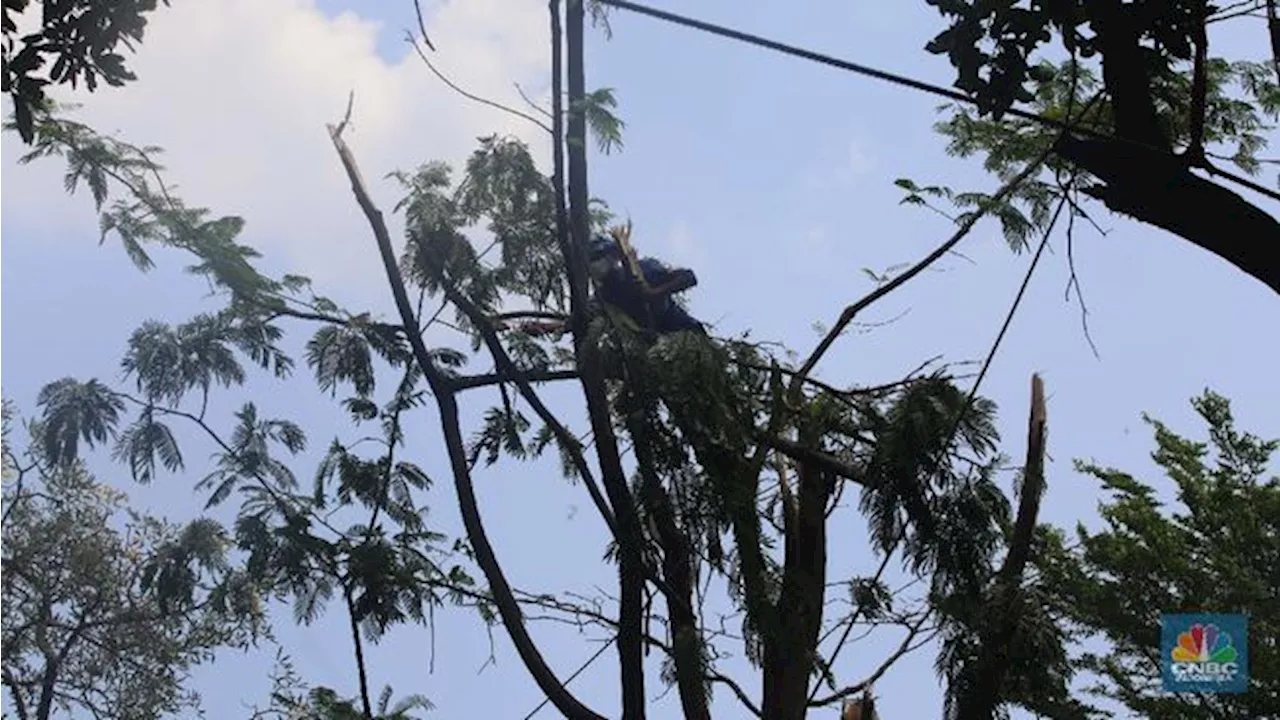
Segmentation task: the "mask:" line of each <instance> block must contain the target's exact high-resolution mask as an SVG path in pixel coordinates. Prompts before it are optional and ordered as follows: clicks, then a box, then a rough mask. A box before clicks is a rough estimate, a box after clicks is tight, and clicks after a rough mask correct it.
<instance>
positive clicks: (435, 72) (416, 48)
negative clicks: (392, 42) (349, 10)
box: [405, 33, 551, 133]
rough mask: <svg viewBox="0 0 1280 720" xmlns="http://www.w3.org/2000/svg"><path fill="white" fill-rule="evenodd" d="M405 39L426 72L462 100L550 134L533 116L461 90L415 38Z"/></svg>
mask: <svg viewBox="0 0 1280 720" xmlns="http://www.w3.org/2000/svg"><path fill="white" fill-rule="evenodd" d="M405 39H406V40H408V42H409V44H410V45H412V46H413V50H414V52H416V53H418V57H420V58H422V63H423V64H424V65H426V66H427V69H428V70H430V71H431V73H432V74H433V75H435V76H436V77H437V78H439V79H440V82H442V83H444V84H445V85H448V86H449V88H450V89H451V90H453V91H454V92H456V93H458V94H459V95H461V96H462V97H464V98H466V99H468V100H474V101H475V102H478V103H480V104H481V105H488V106H489V107H491V108H495V109H497V110H501V111H503V112H505V113H510V114H512V115H514V116H516V117H518V118H522V119H524V120H528V121H529V122H531V123H533V124H534V125H537V126H538V127H540V128H542V129H543V130H546V131H547V132H548V133H550V132H551V128H550V127H548V126H547V124H546V123H544V122H542V121H541V120H539V119H538V118H536V117H534V116H532V115H530V114H528V113H525V112H521V111H519V110H516V109H515V108H513V107H508V106H506V105H503V104H502V103H499V102H494V101H493V100H489V99H487V98H482V97H480V96H479V95H475V94H472V93H469V92H467V91H466V90H463V89H462V88H460V87H458V85H457V84H456V83H454V82H453V81H452V80H450V79H449V78H447V77H445V75H444V73H442V72H440V71H439V70H437V69H436V66H435V65H434V64H432V62H431V61H430V60H429V59H427V54H426V53H424V52H422V48H421V47H420V46H419V45H418V41H417V38H415V37H414V36H413V35H412V34H410V33H405Z"/></svg>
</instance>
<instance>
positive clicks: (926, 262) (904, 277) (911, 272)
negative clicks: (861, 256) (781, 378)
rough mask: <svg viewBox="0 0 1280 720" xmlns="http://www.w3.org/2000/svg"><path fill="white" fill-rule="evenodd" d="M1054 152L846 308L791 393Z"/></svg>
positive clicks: (1043, 154)
mask: <svg viewBox="0 0 1280 720" xmlns="http://www.w3.org/2000/svg"><path fill="white" fill-rule="evenodd" d="M1052 152H1053V149H1052V147H1050V148H1046V149H1045V150H1044V151H1043V152H1041V153H1040V156H1039V157H1037V158H1036V159H1035V160H1032V161H1031V162H1030V163H1028V164H1027V166H1026V167H1025V168H1023V170H1022V172H1020V173H1018V174H1017V175H1016V176H1015V177H1014V178H1013V179H1012V180H1010V181H1009V182H1007V183H1005V184H1004V186H1003V187H1001V188H1000V189H999V190H997V191H996V193H995V195H993V196H991V199H990V201H989V202H987V203H985V204H984V205H983V206H981V207H979V208H978V210H977V212H974V213H971V214H970V215H969V216H968V217H967V218H965V221H964V224H962V225H961V226H960V228H959V229H958V230H956V232H955V233H954V234H953V235H952V236H951V237H950V238H949V239H948V240H947V241H946V242H944V243H942V244H941V245H939V246H938V247H936V248H934V250H933V252H931V253H929V254H928V255H926V256H925V257H924V258H922V259H921V260H920V261H919V262H917V263H916V264H915V265H913V266H911V267H910V268H908V269H906V270H904V271H903V272H902V273H900V274H899V275H898V276H897V277H895V278H894V279H892V280H890V281H889V282H887V283H885V284H884V285H881V286H880V287H878V288H876V289H875V290H873V291H872V292H870V293H868V294H867V295H866V296H865V297H863V298H862V299H861V300H858V301H857V302H855V303H854V304H852V305H850V306H848V307H846V308H845V309H844V311H843V312H841V313H840V317H839V318H838V319H837V320H836V323H835V325H834V326H833V327H832V328H831V330H830V331H829V332H828V333H827V335H826V337H824V338H822V342H820V343H818V347H816V348H814V351H813V353H812V354H811V355H810V356H809V359H808V360H805V362H804V364H803V365H801V366H800V370H799V372H797V373H796V375H795V377H794V378H792V382H791V392H792V393H793V394H794V393H796V392H798V391H799V388H800V383H801V382H802V381H803V380H804V378H805V377H806V376H807V375H808V374H809V373H810V372H812V371H813V368H814V366H816V365H817V364H818V361H819V360H821V359H822V356H823V355H825V354H826V352H827V350H829V349H830V348H831V346H832V345H833V344H834V343H835V341H836V339H837V338H839V337H840V334H841V333H843V332H844V329H845V328H846V327H848V325H849V323H851V322H853V319H854V318H855V317H857V315H858V313H860V312H862V311H863V310H865V309H867V308H868V307H870V306H871V305H872V304H874V303H875V302H876V301H877V300H880V299H881V298H883V297H885V296H886V295H888V294H889V293H891V292H893V291H894V290H897V289H898V288H899V287H902V285H904V284H906V282H907V281H908V280H910V279H912V278H914V277H915V276H917V275H919V274H920V273H922V272H924V270H925V269H926V268H928V267H929V266H930V265H932V264H933V263H935V262H937V260H938V259H939V258H941V257H942V256H943V255H946V254H947V253H948V252H950V251H951V249H952V248H954V247H955V246H956V245H957V244H959V242H960V241H961V240H963V239H964V238H965V236H966V235H968V234H969V231H970V230H972V229H973V227H974V225H977V224H978V221H979V220H981V219H982V218H983V217H984V216H985V215H986V214H987V212H988V211H989V210H990V209H991V208H992V207H993V206H995V205H997V204H999V203H1000V202H1003V201H1004V199H1005V198H1006V197H1008V196H1009V195H1010V194H1011V193H1012V192H1013V191H1014V190H1016V189H1017V188H1018V187H1019V186H1020V185H1022V183H1024V182H1025V181H1026V180H1027V179H1028V178H1030V177H1031V176H1032V175H1033V174H1034V173H1035V172H1036V171H1038V170H1039V169H1040V166H1041V165H1042V164H1043V163H1044V161H1045V160H1046V159H1047V158H1048V157H1049V155H1050V154H1051V153H1052Z"/></svg>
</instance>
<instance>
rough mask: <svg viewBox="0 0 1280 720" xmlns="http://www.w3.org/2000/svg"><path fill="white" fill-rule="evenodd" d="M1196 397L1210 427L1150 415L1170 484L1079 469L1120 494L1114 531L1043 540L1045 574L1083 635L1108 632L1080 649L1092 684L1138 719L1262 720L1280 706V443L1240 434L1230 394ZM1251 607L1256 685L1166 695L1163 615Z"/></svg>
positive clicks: (1113, 503)
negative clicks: (1175, 424) (1192, 433)
mask: <svg viewBox="0 0 1280 720" xmlns="http://www.w3.org/2000/svg"><path fill="white" fill-rule="evenodd" d="M1192 405H1193V407H1194V408H1195V410H1196V412H1197V413H1198V414H1199V416H1200V418H1201V419H1202V420H1203V421H1204V423H1205V425H1206V426H1207V430H1208V433H1207V434H1208V437H1207V439H1206V440H1204V441H1195V440H1191V439H1188V438H1186V437H1183V436H1181V435H1179V434H1178V433H1176V432H1175V431H1174V430H1172V429H1171V428H1169V427H1168V426H1166V425H1165V424H1164V423H1161V422H1160V421H1158V420H1154V419H1152V418H1149V417H1148V418H1145V419H1146V421H1147V423H1148V424H1149V425H1151V426H1152V428H1153V429H1154V431H1155V433H1154V434H1155V442H1156V450H1155V452H1154V453H1152V458H1153V459H1154V460H1155V462H1156V464H1157V465H1158V466H1159V467H1160V468H1161V470H1162V471H1163V472H1164V474H1165V475H1166V476H1167V482H1166V483H1163V485H1165V486H1166V487H1167V486H1169V485H1172V486H1173V489H1174V490H1175V491H1176V498H1177V503H1178V504H1177V505H1174V504H1173V503H1168V502H1162V501H1161V500H1160V497H1159V496H1160V495H1161V494H1163V493H1162V492H1161V490H1163V489H1164V488H1161V487H1157V486H1156V485H1154V484H1151V483H1147V482H1143V481H1142V480H1140V479H1138V478H1135V477H1134V476H1133V475H1131V474H1129V473H1127V472H1124V471H1122V470H1118V469H1115V468H1111V467H1104V466H1100V465H1098V464H1096V463H1093V462H1078V463H1077V468H1078V469H1079V470H1080V471H1081V472H1084V473H1087V474H1088V475H1089V476H1091V477H1093V478H1096V479H1097V480H1098V481H1100V482H1101V483H1102V487H1103V488H1105V489H1106V490H1108V491H1109V492H1110V493H1111V494H1112V498H1111V500H1109V501H1108V502H1105V503H1103V504H1102V505H1101V508H1100V509H1101V513H1102V518H1103V520H1104V521H1105V523H1106V525H1105V528H1104V529H1102V530H1100V531H1098V532H1092V533H1091V532H1089V531H1088V530H1086V529H1085V528H1084V527H1083V526H1080V527H1078V528H1077V530H1076V542H1075V543H1073V544H1072V545H1071V546H1068V545H1067V543H1066V537H1065V534H1064V533H1061V532H1055V533H1052V534H1049V535H1046V536H1045V542H1046V550H1045V553H1044V555H1043V562H1042V573H1043V577H1044V578H1045V581H1046V582H1047V584H1048V586H1049V587H1052V588H1053V589H1054V598H1053V600H1052V603H1053V605H1054V606H1055V607H1056V608H1058V611H1059V612H1061V613H1062V614H1063V615H1064V616H1065V618H1066V619H1067V621H1068V622H1069V623H1070V625H1071V627H1072V628H1073V629H1074V632H1073V635H1075V636H1077V637H1091V638H1101V639H1102V640H1103V641H1105V644H1106V649H1105V650H1104V651H1102V652H1080V653H1077V657H1076V660H1075V661H1076V662H1078V663H1079V664H1080V666H1081V667H1082V668H1084V669H1086V670H1087V671H1089V672H1090V673H1092V674H1093V675H1095V676H1096V678H1097V682H1096V683H1094V684H1093V685H1092V686H1091V687H1090V688H1089V692H1090V693H1092V694H1094V695H1096V696H1098V697H1101V698H1106V699H1109V700H1111V701H1113V702H1115V703H1118V704H1120V705H1122V706H1123V707H1124V708H1126V709H1127V710H1128V711H1129V712H1130V713H1132V714H1133V715H1134V716H1137V717H1143V718H1151V719H1152V720H1159V719H1163V718H1224V717H1227V718H1263V717H1276V716H1277V715H1278V714H1280V649H1278V648H1277V647H1276V644H1275V642H1274V639H1275V638H1276V637H1280V597H1278V596H1277V594H1276V593H1277V587H1280V584H1278V583H1277V582H1276V580H1277V575H1276V572H1277V568H1280V532H1278V531H1280V477H1277V476H1275V475H1272V476H1271V477H1270V478H1267V477H1266V475H1267V469H1268V467H1269V465H1270V463H1271V461H1272V459H1273V458H1274V456H1275V452H1276V450H1277V449H1278V448H1280V440H1263V439H1261V438H1259V437H1257V436H1255V435H1252V434H1250V433H1248V432H1243V431H1241V430H1238V429H1237V428H1236V426H1235V422H1234V420H1233V418H1232V414H1231V406H1230V404H1229V402H1228V401H1227V399H1226V398H1223V397H1221V396H1219V395H1216V394H1214V393H1213V392H1210V391H1206V392H1205V393H1204V394H1202V395H1200V396H1199V397H1197V398H1195V399H1194V400H1193V401H1192ZM1161 611H1165V612H1176V611H1187V612H1227V613H1236V612H1245V613H1248V614H1249V634H1250V644H1249V669H1250V687H1249V692H1248V693H1245V694H1240V695H1231V694H1219V695H1209V694H1205V695H1199V696H1189V695H1187V694H1170V693H1163V692H1161V691H1160V681H1159V677H1160V665H1159V658H1157V657H1156V651H1155V649H1156V648H1159V647H1160V638H1159V623H1158V616H1157V613H1159V612H1161Z"/></svg>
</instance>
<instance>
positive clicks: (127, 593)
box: [0, 403, 264, 720]
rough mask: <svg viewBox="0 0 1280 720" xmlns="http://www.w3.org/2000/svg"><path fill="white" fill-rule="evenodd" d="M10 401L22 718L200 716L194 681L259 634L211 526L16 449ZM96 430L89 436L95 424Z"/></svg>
mask: <svg viewBox="0 0 1280 720" xmlns="http://www.w3.org/2000/svg"><path fill="white" fill-rule="evenodd" d="M11 413H12V410H11V408H10V406H9V405H8V403H6V404H5V411H4V415H5V436H4V468H5V474H6V478H5V479H6V486H5V490H4V524H3V535H4V541H3V553H4V572H5V581H4V585H3V616H4V624H3V631H0V639H2V641H3V656H4V660H3V684H4V686H5V687H6V688H7V689H8V691H9V697H10V699H11V706H12V708H13V712H14V714H15V717H17V718H18V720H48V718H51V717H54V716H55V715H54V713H55V711H59V712H63V713H70V712H80V713H89V714H91V715H92V716H93V717H95V718H103V719H107V718H111V719H114V720H141V719H142V718H156V717H161V716H162V715H166V714H178V713H181V712H183V711H184V710H186V709H188V708H193V707H196V706H197V704H198V701H199V696H198V695H197V694H196V693H194V692H193V691H191V690H190V689H189V688H188V687H187V686H186V680H187V677H188V673H189V671H190V670H191V669H192V668H194V667H195V666H197V665H199V664H201V663H204V662H208V661H209V660H211V659H212V657H213V653H214V651H216V650H218V649H220V648H225V647H237V648H243V647H246V646H248V645H249V644H251V643H252V642H254V640H255V639H256V638H257V637H258V636H259V634H260V632H261V631H262V630H263V629H264V627H263V622H264V619H263V616H262V605H261V602H260V600H259V598H258V595H257V594H256V593H255V590H254V587H253V586H252V584H251V583H248V582H246V578H245V576H244V574H243V573H241V572H237V571H234V570H231V569H229V568H228V567H227V565H226V558H225V556H224V550H225V548H226V545H227V544H229V538H227V537H225V535H223V534H222V533H221V532H220V529H219V528H218V527H217V526H216V525H215V524H213V523H210V522H208V521H205V520H194V521H192V522H190V523H188V524H187V525H185V526H183V527H178V526H175V525H171V524H168V523H166V522H164V521H162V520H159V519H157V518H153V517H150V516H147V515H144V514H142V513H138V512H136V511H133V510H131V509H129V508H128V506H127V505H126V502H125V496H124V494H123V493H121V492H119V491H117V490H113V489H112V488H110V487H108V486H106V485H103V484H102V483H99V482H98V481H97V480H95V479H94V478H93V477H92V476H90V475H89V474H88V473H87V472H86V471H85V469H84V467H83V466H82V465H80V464H78V463H71V464H67V465H63V466H60V467H51V466H50V465H48V464H47V463H46V462H45V461H44V459H43V458H42V456H41V454H40V452H39V451H38V449H36V450H32V451H31V452H29V453H28V452H19V451H14V450H13V449H12V448H11V447H10V445H9V421H10V419H11ZM85 427H88V426H85Z"/></svg>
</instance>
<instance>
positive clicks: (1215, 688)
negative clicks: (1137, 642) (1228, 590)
mask: <svg viewBox="0 0 1280 720" xmlns="http://www.w3.org/2000/svg"><path fill="white" fill-rule="evenodd" d="M1248 625H1249V619H1248V617H1247V616H1245V615H1212V614H1187V615H1162V616H1161V618H1160V638H1161V642H1160V649H1161V660H1162V663H1161V664H1162V666H1163V668H1162V669H1163V685H1164V689H1165V690H1166V691H1169V692H1213V693H1241V692H1245V691H1246V690H1247V689H1248V687H1249V645H1248Z"/></svg>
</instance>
